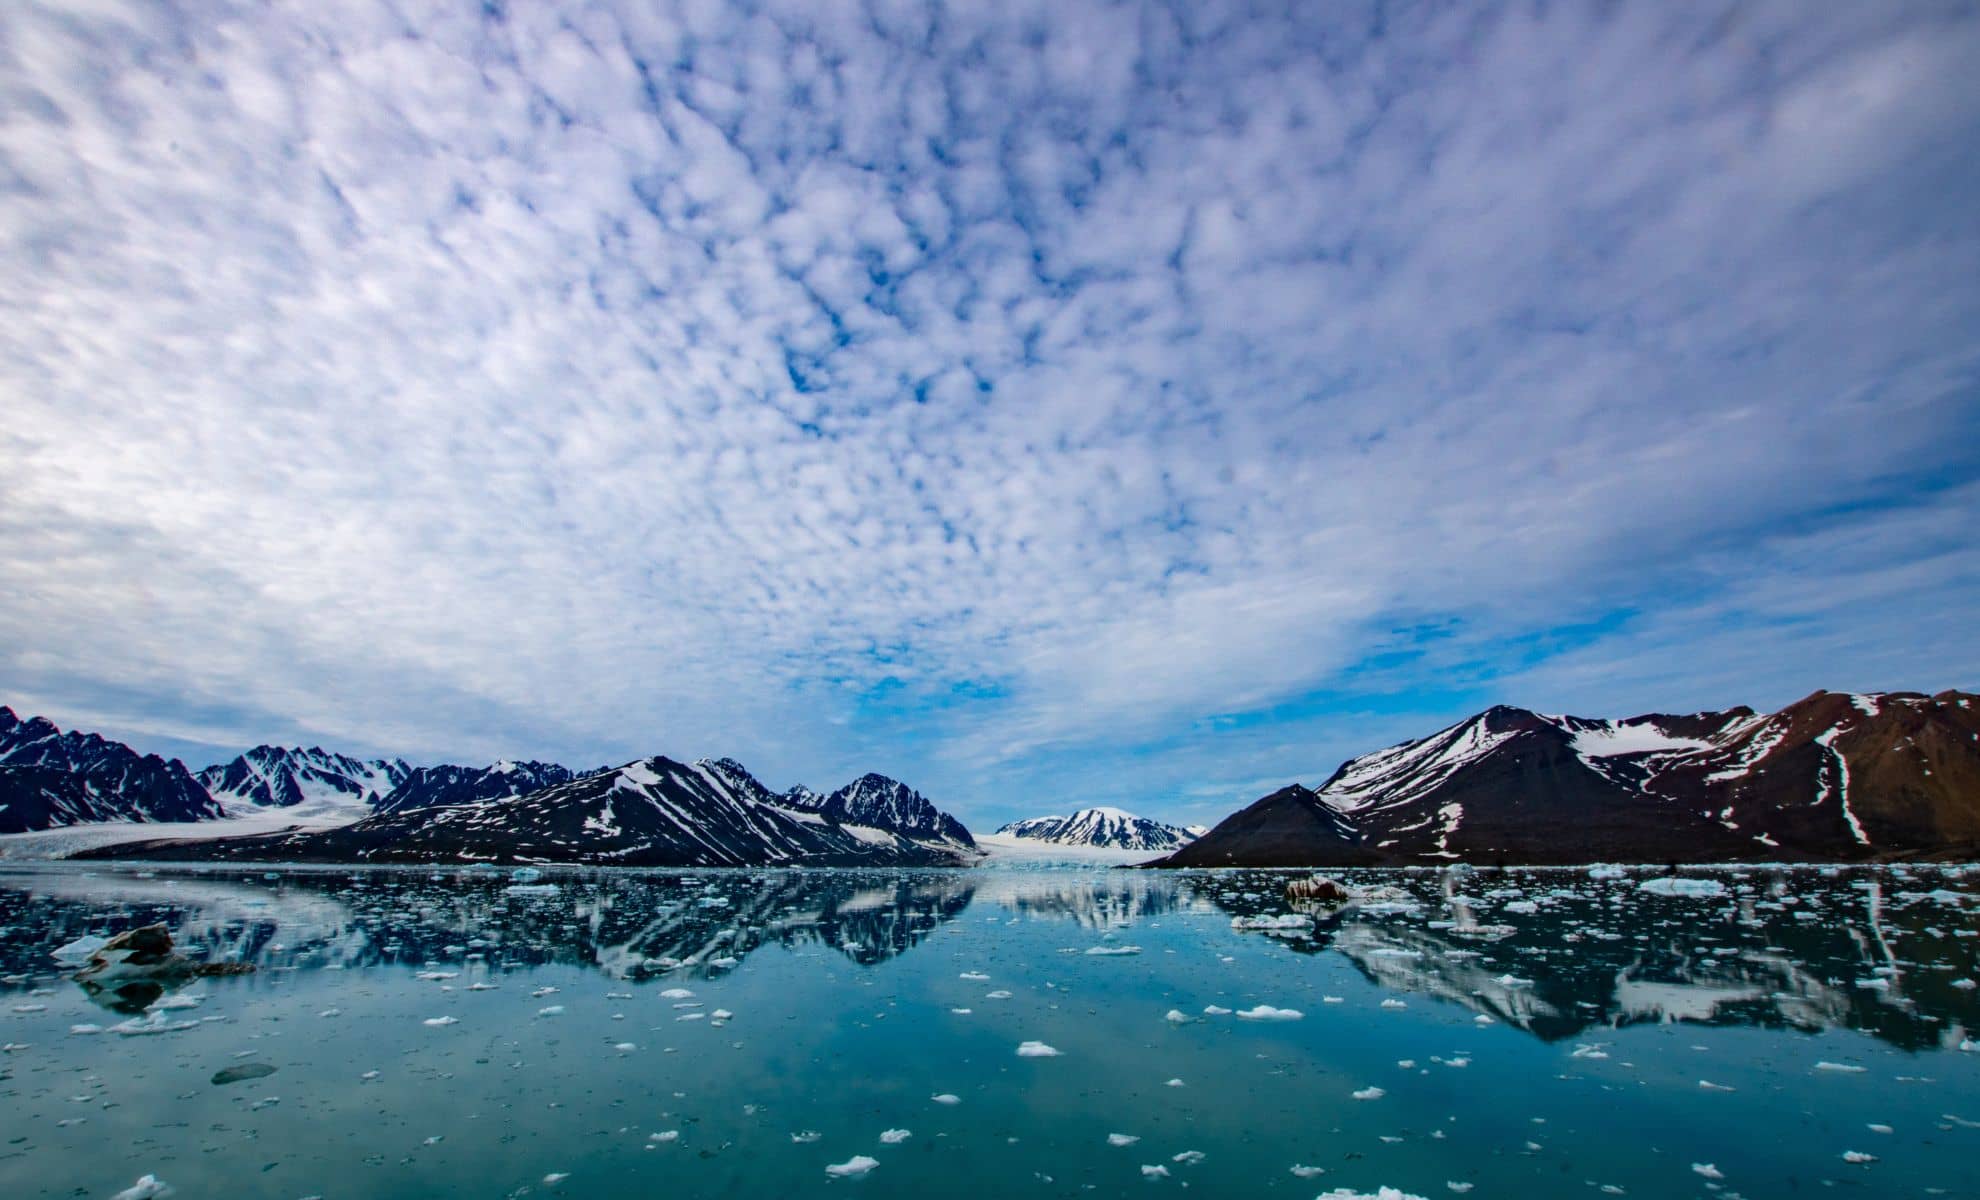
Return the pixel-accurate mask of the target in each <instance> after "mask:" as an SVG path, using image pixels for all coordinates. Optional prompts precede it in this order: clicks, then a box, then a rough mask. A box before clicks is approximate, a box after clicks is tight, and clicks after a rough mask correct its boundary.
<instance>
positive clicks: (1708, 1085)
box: [1698, 1079, 1735, 1092]
mask: <svg viewBox="0 0 1980 1200" xmlns="http://www.w3.org/2000/svg"><path fill="white" fill-rule="evenodd" d="M1698 1090H1699V1091H1702V1092H1730V1091H1734V1090H1735V1089H1733V1088H1730V1087H1727V1086H1726V1085H1725V1084H1723V1083H1713V1082H1712V1081H1711V1080H1709V1079H1701V1080H1699V1081H1698Z"/></svg>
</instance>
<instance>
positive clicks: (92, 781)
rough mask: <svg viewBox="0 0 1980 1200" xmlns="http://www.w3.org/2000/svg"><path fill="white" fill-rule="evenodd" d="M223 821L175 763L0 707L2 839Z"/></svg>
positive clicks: (187, 773) (202, 790)
mask: <svg viewBox="0 0 1980 1200" xmlns="http://www.w3.org/2000/svg"><path fill="white" fill-rule="evenodd" d="M220 815H221V809H220V805H219V804H218V803H217V802H215V801H214V800H213V798H212V797H210V796H209V795H207V791H206V789H205V788H204V787H202V786H201V785H200V783H199V781H198V780H197V779H194V778H193V776H192V773H191V772H190V771H187V770H186V766H185V764H184V763H182V762H180V761H179V760H178V759H175V758H174V759H164V758H160V757H159V756H157V755H156V754H142V755H141V754H139V753H138V752H137V751H135V750H132V749H131V748H130V747H129V746H126V745H124V744H123V743H122V742H113V741H111V740H109V739H108V738H104V737H100V736H98V735H97V734H94V733H74V732H70V733H64V732H62V730H60V729H58V728H56V727H55V725H54V723H53V722H50V721H48V720H46V719H44V718H42V717H29V718H27V719H26V720H22V719H21V718H20V717H18V716H16V715H15V714H14V710H13V709H11V708H7V707H4V706H0V833H23V832H27V831H29V830H36V829H48V828H50V827H52V826H57V825H73V824H76V823H78V822H84V821H201V820H210V819H212V818H215V817H218V816H220Z"/></svg>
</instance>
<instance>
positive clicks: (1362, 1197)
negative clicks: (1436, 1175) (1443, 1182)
mask: <svg viewBox="0 0 1980 1200" xmlns="http://www.w3.org/2000/svg"><path fill="white" fill-rule="evenodd" d="M1314 1200H1423V1197H1421V1196H1419V1195H1417V1194H1416V1193H1414V1192H1405V1191H1403V1190H1402V1189H1401V1188H1392V1187H1386V1186H1385V1187H1378V1188H1376V1189H1375V1190H1374V1191H1372V1192H1357V1191H1352V1190H1350V1189H1348V1188H1335V1189H1334V1190H1333V1191H1331V1192H1322V1193H1320V1194H1319V1195H1318V1196H1317V1197H1315V1198H1314Z"/></svg>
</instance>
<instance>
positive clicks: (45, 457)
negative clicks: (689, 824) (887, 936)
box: [0, 0, 1980, 828]
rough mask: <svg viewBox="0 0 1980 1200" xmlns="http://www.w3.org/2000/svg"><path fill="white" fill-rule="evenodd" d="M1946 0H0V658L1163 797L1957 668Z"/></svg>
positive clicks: (473, 718) (1190, 797)
mask: <svg viewBox="0 0 1980 1200" xmlns="http://www.w3.org/2000/svg"><path fill="white" fill-rule="evenodd" d="M1976 61H1980V10H1976V8H1975V6H1974V5H1972V4H1964V3H1963V4H1929V3H1908V2H1901V0H1885V2H1882V3H1877V4H1808V3H1806V2H1805V0H1797V2H1794V3H1783V4H1772V3H1761V2H1751V0H1742V2H1738V3H1723V4H1721V3H1688V2H1679V3H1669V4H1633V5H1617V4H1593V3H1589V4H1580V3H1555V4H1515V5H1507V6H1488V5H1480V4H1470V3H1467V4H1456V5H1437V4H1422V5H1414V4H1355V3H1329V4H1289V5H1283V6H1278V5H1255V6H1243V5H1229V4H1224V3H1218V2H1216V0H1202V2H1195V0H1192V2H1187V3H1175V4H1170V5H1161V4H1123V5H1108V4H1100V3H1091V2H1087V0H1051V2H1050V3H1036V4H1032V3H1022V2H1012V0H999V2H996V3H988V4H983V5H967V4H942V5H924V4H896V3H854V4H841V3H833V2H829V0H802V2H800V3H792V4H781V3H736V4H720V3H691V4H681V5H670V4H666V3H658V2H654V0H638V2H631V0H628V2H625V3H596V4H564V5H558V4H553V3H504V2H502V0H488V2H487V3H424V2H421V0H401V2H397V3H390V4H385V3H377V4H374V3H365V2H363V0H338V2H337V3H334V4H325V3H316V2H276V3H251V4H250V3H239V4H234V3H207V2H204V0H186V2H182V3H169V4H168V3H127V2H124V0H52V2H51V0H14V2H12V3H8V4H5V5H0V703H6V704H10V705H12V706H13V707H14V708H16V709H17V710H20V711H22V712H38V713H43V714H45V715H48V716H49V717H51V718H53V719H55V720H57V721H58V722H59V723H61V724H63V725H65V726H74V727H81V728H85V729H98V730H102V731H104V732H105V733H107V734H110V735H112V736H117V737H120V738H123V739H125V740H127V741H129V742H131V743H132V744H133V745H135V746H137V747H138V748H140V749H143V750H155V751H158V752H161V753H166V754H174V755H179V756H182V757H184V758H186V759H187V761H188V762H189V763H191V764H192V765H194V766H199V765H203V764H204V763H206V762H210V761H215V760H218V759H223V758H225V757H228V756H230V755H232V754H234V753H237V752H238V751H239V750H241V749H243V748H245V747H247V746H250V745H254V744H257V743H262V742H273V743H279V744H300V745H324V746H329V747H332V748H335V749H341V750H346V751H349V752H352V753H359V754H397V755H403V756H406V757H408V758H410V759H412V760H414V761H418V762H437V761H455V762H471V763H472V762H488V761H492V760H494V759H497V758H502V757H534V758H543V759H551V760H556V761H561V762H565V763H567V764H571V765H574V766H588V765H600V764H605V763H613V762H623V761H627V760H629V759H632V758H634V757H639V756H645V755H650V754H656V753H665V754H669V755H672V756H674V757H677V758H682V759H692V758H696V757H702V756H715V755H724V754H726V755H732V756H734V757H737V758H739V759H741V760H743V761H744V762H746V763H747V764H749V765H750V766H751V767H752V768H753V769H755V771H756V772H757V773H758V774H759V775H761V776H762V777H763V778H764V779H765V781H766V782H768V783H770V784H771V785H773V786H776V787H785V786H789V785H791V784H794V783H798V782H804V783H807V784H809V785H811V786H813V787H829V786H834V785H836V784H837V783H839V782H843V781H844V780H846V779H849V778H851V777H852V776H854V775H856V774H859V773H861V772H864V771H867V770H877V771H881V772H884V773H886V774H890V775H893V776H896V777H898V778H901V779H904V780H906V781H908V782H909V783H911V784H913V785H915V786H916V787H918V788H920V789H921V790H922V791H924V792H926V793H927V794H929V795H930V796H931V797H932V798H933V799H935V800H936V801H937V802H938V803H939V804H941V805H942V806H943V807H945V808H947V809H949V810H951V811H953V812H956V813H957V814H959V815H961V816H962V817H963V818H964V819H965V821H967V822H968V823H970V824H971V825H973V826H976V827H978V828H984V827H988V826H991V825H994V824H996V823H998V822H1001V821H1004V820H1008V819H1011V818H1015V817H1019V816H1027V815H1035V814H1038V813H1042V812H1064V811H1069V810H1070V809H1072V808H1075V807H1080V806H1083V805H1086V804H1114V805H1118V806H1120V807H1124V808H1128V809H1131V810H1134V811H1137V812H1143V813H1147V814H1151V815H1156V816H1160V817H1164V818H1168V819H1172V820H1179V821H1214V820H1215V819H1216V818H1217V817H1219V816H1221V815H1223V814H1224V813H1227V812H1229V811H1231V810H1232V809H1234V808H1236V807H1238V806H1239V805H1241V804H1243V803H1245V802H1248V801H1249V800H1251V799H1253V798H1255V797H1256V796H1258V795H1260V794H1263V793H1264V792H1267V791H1270V790H1273V789H1275V788H1277V787H1279V786H1282V785H1283V784H1285V783H1287V782H1291V781H1295V780H1297V781H1302V782H1306V783H1308V784H1317V783H1318V782H1320V781H1321V780H1322V779H1324V778H1325V777H1326V776H1327V775H1328V774H1330V773H1331V772H1332V770H1333V769H1334V767H1335V766H1336V765H1338V764H1339V763H1340V762H1341V761H1342V760H1343V759H1345V758H1347V757H1349V756H1351V755H1354V754H1358V753H1362V752H1365V751H1368V750H1371V749H1374V748H1377V747H1380V746H1384V745H1388V744H1391V743H1394V742H1396V741H1399V740H1402V739H1404V738H1407V737H1413V736H1418V735H1421V734H1424V733H1427V732H1429V731H1431V730H1433V729H1435V728H1438V727H1440V726H1442V725H1444V724H1448V723H1449V722H1451V721H1453V720H1456V719H1458V718H1460V717H1462V716H1463V715H1465V714H1467V713H1469V712H1473V711H1476V710H1478V709H1480V708H1483V707H1486V706H1488V705H1490V704H1493V703H1499V702H1505V703H1512V704H1519V705H1523V706H1526V707H1530V708H1535V709H1538V710H1541V711H1547V712H1574V713H1580V714H1584V715H1592V716H1605V715H1613V716H1620V715H1626V714H1632V713H1639V712H1645V711H1656V710H1662V711H1695V710H1700V709H1706V708H1723V707H1727V706H1730V705H1733V704H1741V703H1744V704H1750V705H1753V706H1756V707H1761V708H1770V707H1776V706H1779V705H1781V704H1784V703H1787V702H1789V701H1792V700H1794V699H1796V698H1798V697H1800V696H1802V695H1805V694H1807V693H1808V692H1811V691H1813V690H1815V689H1817V688H1828V689H1830V690H1870V689H1912V690H1924V691H1937V690H1940V689H1944V688H1948V687H1960V688H1965V689H1972V688H1974V687H1975V686H1976V684H1980V636H1976V635H1975V632H1974V628H1975V618H1976V617H1980V601H1977V600H1976V598H1980V537H1976V532H1980V154H1976V153H1975V152H1974V148H1975V147H1976V146H1980V75H1976V73H1975V72H1974V70H1973V66H1972V64H1973V63H1974V62H1976Z"/></svg>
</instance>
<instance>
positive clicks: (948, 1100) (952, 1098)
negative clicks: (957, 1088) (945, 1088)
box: [929, 1092, 962, 1104]
mask: <svg viewBox="0 0 1980 1200" xmlns="http://www.w3.org/2000/svg"><path fill="white" fill-rule="evenodd" d="M929 1099H930V1100H933V1101H934V1102H935V1103H937V1104H961V1103H962V1097H961V1096H958V1095H956V1094H955V1093H954V1092H938V1093H936V1094H935V1095H933V1096H930V1097H929Z"/></svg>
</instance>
